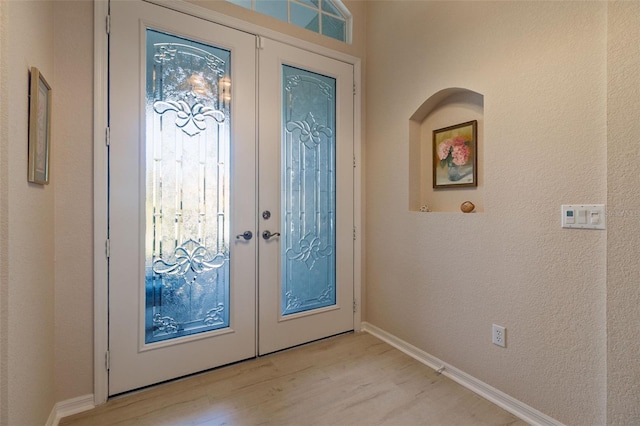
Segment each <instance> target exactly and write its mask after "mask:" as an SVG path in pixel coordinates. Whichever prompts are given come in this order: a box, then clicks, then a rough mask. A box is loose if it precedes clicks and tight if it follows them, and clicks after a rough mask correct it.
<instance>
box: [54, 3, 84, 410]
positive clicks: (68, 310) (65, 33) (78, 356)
mask: <svg viewBox="0 0 640 426" xmlns="http://www.w3.org/2000/svg"><path fill="white" fill-rule="evenodd" d="M54 22H55V37H54V49H55V53H56V55H55V80H56V97H55V98H54V109H55V111H56V115H55V116H54V126H55V141H56V155H55V157H54V164H53V170H55V177H56V197H55V232H56V233H55V238H56V240H55V251H56V267H55V268H56V269H55V281H56V290H55V303H56V400H57V401H64V400H66V399H69V398H74V397H77V396H81V395H86V394H90V393H93V232H92V227H93V109H92V105H93V1H92V0H82V1H56V3H55V13H54Z"/></svg>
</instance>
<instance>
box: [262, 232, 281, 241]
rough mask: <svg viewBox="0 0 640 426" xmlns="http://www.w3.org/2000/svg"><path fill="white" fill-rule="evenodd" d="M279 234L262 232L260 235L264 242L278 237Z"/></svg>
mask: <svg viewBox="0 0 640 426" xmlns="http://www.w3.org/2000/svg"><path fill="white" fill-rule="evenodd" d="M279 236H280V233H279V232H274V233H273V234H272V233H271V231H268V230H267V231H264V232H263V233H262V238H264V239H265V240H268V239H269V238H271V237H279Z"/></svg>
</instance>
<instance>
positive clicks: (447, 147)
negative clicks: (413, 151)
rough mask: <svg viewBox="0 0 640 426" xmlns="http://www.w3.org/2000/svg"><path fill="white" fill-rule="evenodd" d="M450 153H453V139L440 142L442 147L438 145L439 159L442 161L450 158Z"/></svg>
mask: <svg viewBox="0 0 640 426" xmlns="http://www.w3.org/2000/svg"><path fill="white" fill-rule="evenodd" d="M450 152H451V139H447V140H446V141H442V142H440V145H438V158H440V160H444V159H445V158H447V157H448V156H449V153H450Z"/></svg>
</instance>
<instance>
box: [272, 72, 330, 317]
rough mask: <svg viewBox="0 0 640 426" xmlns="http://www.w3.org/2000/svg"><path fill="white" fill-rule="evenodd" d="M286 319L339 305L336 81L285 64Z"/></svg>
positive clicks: (284, 244) (283, 252)
mask: <svg viewBox="0 0 640 426" xmlns="http://www.w3.org/2000/svg"><path fill="white" fill-rule="evenodd" d="M282 73H283V105H282V117H283V122H282V135H283V139H282V166H283V167H282V206H281V209H282V210H281V211H282V227H281V229H282V230H283V231H284V232H283V241H282V245H281V247H282V253H281V255H282V282H281V286H282V295H281V297H282V315H288V314H293V313H297V312H304V311H309V310H313V309H318V308H323V307H326V306H331V305H335V303H336V270H335V265H336V258H335V253H336V247H335V229H336V227H335V224H336V216H335V212H336V175H335V164H336V159H335V146H336V140H335V128H336V116H335V112H336V106H335V94H336V80H335V79H334V78H331V77H327V76H324V75H320V74H316V73H312V72H309V71H305V70H302V69H299V68H294V67H290V66H287V65H283V67H282Z"/></svg>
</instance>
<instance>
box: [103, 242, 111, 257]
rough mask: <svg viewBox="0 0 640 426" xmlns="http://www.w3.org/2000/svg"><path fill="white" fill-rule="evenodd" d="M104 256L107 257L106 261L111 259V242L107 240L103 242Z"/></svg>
mask: <svg viewBox="0 0 640 426" xmlns="http://www.w3.org/2000/svg"><path fill="white" fill-rule="evenodd" d="M104 254H105V255H106V256H107V259H109V258H110V257H111V240H110V239H108V238H107V239H106V240H105V242H104Z"/></svg>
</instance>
